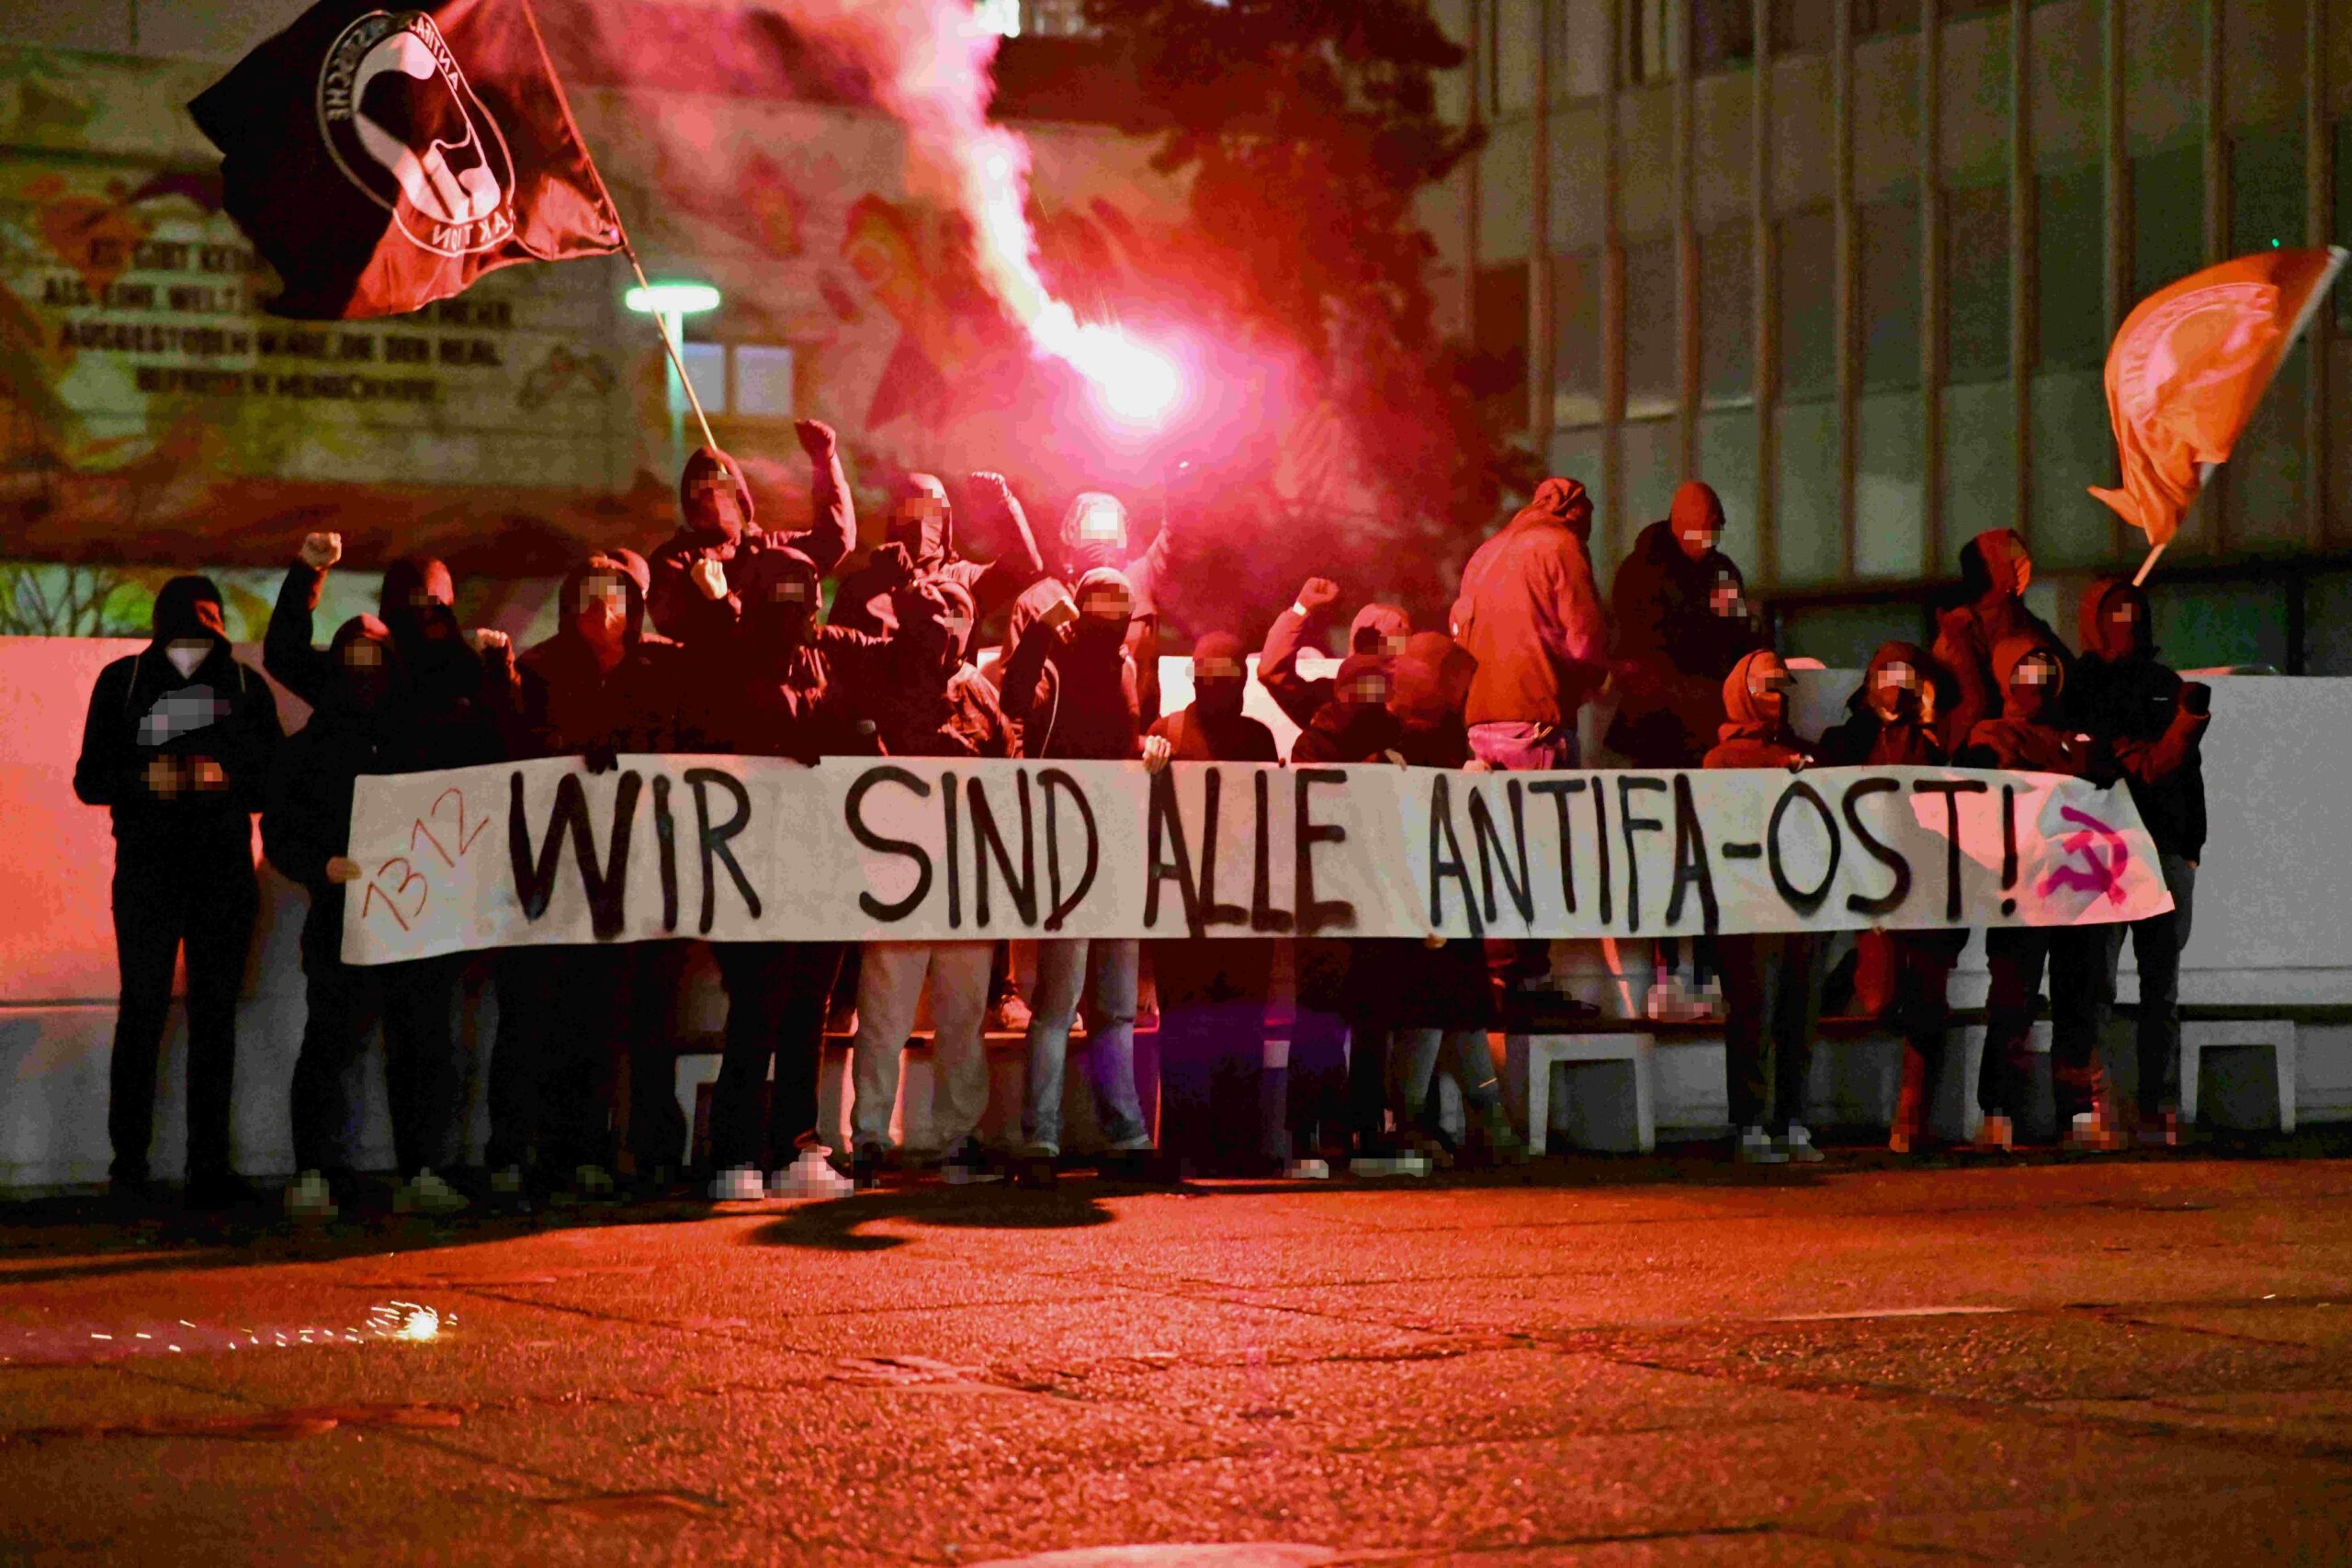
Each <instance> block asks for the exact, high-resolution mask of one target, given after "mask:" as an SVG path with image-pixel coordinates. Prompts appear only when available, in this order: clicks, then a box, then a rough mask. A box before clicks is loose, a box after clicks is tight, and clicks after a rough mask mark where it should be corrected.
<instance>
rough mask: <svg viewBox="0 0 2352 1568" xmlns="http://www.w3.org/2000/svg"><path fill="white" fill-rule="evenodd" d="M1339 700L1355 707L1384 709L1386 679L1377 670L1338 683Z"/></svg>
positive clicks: (1386, 699)
mask: <svg viewBox="0 0 2352 1568" xmlns="http://www.w3.org/2000/svg"><path fill="white" fill-rule="evenodd" d="M1340 701H1341V702H1343V703H1347V704H1349V705H1351V706H1355V707H1367V708H1376V707H1385V706H1387V705H1388V677H1387V676H1385V675H1384V674H1382V673H1381V672H1380V671H1377V670H1366V671H1359V672H1358V673H1356V674H1353V675H1351V676H1349V677H1348V678H1347V679H1346V680H1344V681H1342V682H1340Z"/></svg>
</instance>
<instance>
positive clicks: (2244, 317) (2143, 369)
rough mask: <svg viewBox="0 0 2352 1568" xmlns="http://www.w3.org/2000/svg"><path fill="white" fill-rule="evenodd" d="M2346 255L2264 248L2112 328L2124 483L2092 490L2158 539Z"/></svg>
mask: <svg viewBox="0 0 2352 1568" xmlns="http://www.w3.org/2000/svg"><path fill="white" fill-rule="evenodd" d="M2345 254H2346V253H2345V252H2343V251H2342V250H2338V249H2329V250H2323V251H2285V250H2279V251H2257V252H2256V253H2255V254H2253V255H2250V256H2240V257H2239V258H2238V259H2237V260H2235V261H2229V262H2223V263H2222V265H2219V266H2209V267H2207V268H2206V269H2205V270H2204V271H2203V272H2199V273H2192V274H2190V275H2189V276H2187V277H2184V278H2182V279H2181V280H2180V281H2179V282H2177V283H2176V284H2173V285H2171V286H2170V287H2168V288H2160V289H2158V290H2157V291H2156V292H2155V293H2154V294H2151V295H2149V296H2148V297H2147V298H2146V299H2143V300H2142V301H2140V305H2139V308H2138V309H2137V310H2133V311H2132V312H2131V315H2130V316H2129V317H2128V318H2126V319H2125V321H2124V322H2123V330H2122V331H2121V332H2120V333H2116V334H2115V346H2114V347H2113V348H2111V349H2109V351H2108V355H2107V412H2108V417H2109V420H2111V421H2112V422H2113V423H2114V425H2115V449H2116V454H2117V456H2118V457H2120V459H2121V462H2122V468H2123V488H2122V489H2120V490H2101V489H2099V488H2098V486H2097V485H2093V486H2092V487H2091V493H2092V494H2093V495H2095V496H2097V497H2098V498H2099V499H2100V500H2101V501H2103V502H2107V504H2108V505H2109V506H2111V507H2113V508H2115V510H2116V511H2117V512H2118V513H2121V515H2122V517H2123V520H2124V521H2125V522H2127V523H2129V524H2131V525H2132V526H2133V527H2135V528H2138V529H2139V530H2141V531H2142V532H2143V533H2144V534H2146V535H2147V536H2148V543H2149V544H2151V545H2153V546H2155V547H2158V548H2161V547H2164V546H2165V545H2166V544H2168V543H2170V542H2171V539H2172V536H2174V535H2175V534H2176V533H2178V532H2179V531H2180V520H2181V518H2182V516H2183V515H2185V514H2186V513H2188V504H2189V502H2192V501H2195V500H2196V499H2197V491H2198V488H2199V486H2200V485H2201V484H2202V483H2203V482H2204V473H2203V470H2204V469H2206V468H2211V467H2212V466H2213V465H2214V464H2216V463H2221V462H2225V461H2227V460H2228V458H2229V456H2230V449H2231V448H2232V447H2233V446H2236V445H2237V439H2238V437H2239V435H2240V434H2244V432H2245V427H2246V423H2247V422H2248V421H2249V420H2251V419H2253V418H2254V411H2255V409H2256V407H2258V406H2259V405H2260V404H2261V402H2262V394H2263V393H2264V392H2265V391H2267V389H2269V386H2270V378H2271V377H2273V376H2275V375H2277V374H2278V367H2279V365H2280V363H2281V362H2282V361H2284V360H2285V359H2286V357H2287V354H2288V351H2289V350H2290V349H2291V348H2293V347H2294V346H2295V340H2296V339H2297V338H2299V337H2301V335H2302V331H2303V328H2304V326H2305V325H2306V324H2307V323H2308V322H2309V321H2310V320H2311V316H2312V311H2313V310H2317V309H2318V308H2319V303H2320V300H2321V299H2323V298H2324V297H2325V296H2326V293H2327V287H2328V285H2329V284H2330V283H2332V282H2334V281H2335V274H2336V271H2337V269H2338V268H2340V267H2342V266H2343V265H2344V260H2345Z"/></svg>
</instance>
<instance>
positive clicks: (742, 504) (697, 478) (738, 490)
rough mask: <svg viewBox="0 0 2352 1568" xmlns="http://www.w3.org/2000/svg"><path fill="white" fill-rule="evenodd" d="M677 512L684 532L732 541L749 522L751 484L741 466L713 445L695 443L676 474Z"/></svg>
mask: <svg viewBox="0 0 2352 1568" xmlns="http://www.w3.org/2000/svg"><path fill="white" fill-rule="evenodd" d="M678 512H679V514H680V515H681V516H682V517H683V518H684V527H685V529H686V531H687V532H688V533H690V534H693V535H695V536H697V537H700V538H705V539H708V540H710V541H711V542H712V543H714V544H719V543H723V544H729V545H732V544H736V543H739V542H740V541H741V539H742V537H743V534H744V531H745V530H746V529H748V528H750V527H751V525H752V487H751V485H750V484H749V483H747V482H746V481H745V480H744V478H743V466H742V465H741V464H740V463H738V462H737V461H736V460H735V459H734V458H732V457H729V456H728V455H727V454H726V453H724V452H722V451H720V450H719V449H718V447H716V446H697V447H695V452H694V456H692V457H688V458H687V459H686V466H685V469H684V472H682V473H680V474H679V475H678Z"/></svg>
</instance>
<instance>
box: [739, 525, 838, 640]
mask: <svg viewBox="0 0 2352 1568" xmlns="http://www.w3.org/2000/svg"><path fill="white" fill-rule="evenodd" d="M743 577H744V581H743V584H742V587H741V594H742V597H743V629H744V630H745V631H746V632H747V633H749V634H750V635H751V636H752V638H753V639H754V641H755V642H756V643H758V644H760V645H762V646H765V647H768V648H775V649H795V648H803V647H806V646H807V645H808V642H809V628H810V627H812V626H815V625H816V619H817V609H818V602H819V599H820V588H819V584H820V582H821V581H822V574H821V573H820V572H819V571H818V570H817V563H816V562H815V561H813V560H810V559H809V558H808V557H807V556H806V555H803V554H802V553H801V552H800V551H798V550H795V549H770V550H763V551H761V552H760V553H759V554H758V555H756V556H754V557H752V567H751V569H750V570H747V571H746V572H745V573H744V574H743Z"/></svg>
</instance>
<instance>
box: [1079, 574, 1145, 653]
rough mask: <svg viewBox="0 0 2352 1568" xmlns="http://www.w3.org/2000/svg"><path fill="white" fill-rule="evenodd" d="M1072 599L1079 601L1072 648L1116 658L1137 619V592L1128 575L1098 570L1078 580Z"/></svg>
mask: <svg viewBox="0 0 2352 1568" xmlns="http://www.w3.org/2000/svg"><path fill="white" fill-rule="evenodd" d="M1071 597H1072V598H1073V599H1075V600H1077V601H1078V624H1077V626H1076V628H1075V634H1076V635H1075V636H1074V637H1073V638H1072V644H1071V646H1072V647H1073V648H1074V649H1077V650H1079V651H1080V652H1083V653H1088V654H1092V655H1098V656H1099V655H1100V654H1102V653H1103V651H1104V650H1106V649H1107V650H1109V651H1110V652H1112V653H1114V654H1115V653H1116V652H1117V650H1118V649H1120V648H1121V647H1122V646H1123V645H1124V644H1125V641H1126V637H1127V626H1128V623H1130V622H1131V621H1133V620H1134V619H1135V607H1136V591H1135V589H1134V588H1133V587H1131V586H1130V585H1129V584H1128V582H1127V576H1126V573H1125V572H1123V571H1118V570H1114V569H1113V568H1111V567H1107V566H1098V567H1096V568H1095V569H1094V570H1091V571H1090V572H1088V573H1087V574H1086V575H1085V576H1083V577H1081V578H1080V579H1079V580H1078V589H1077V592H1074V593H1073V594H1071Z"/></svg>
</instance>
